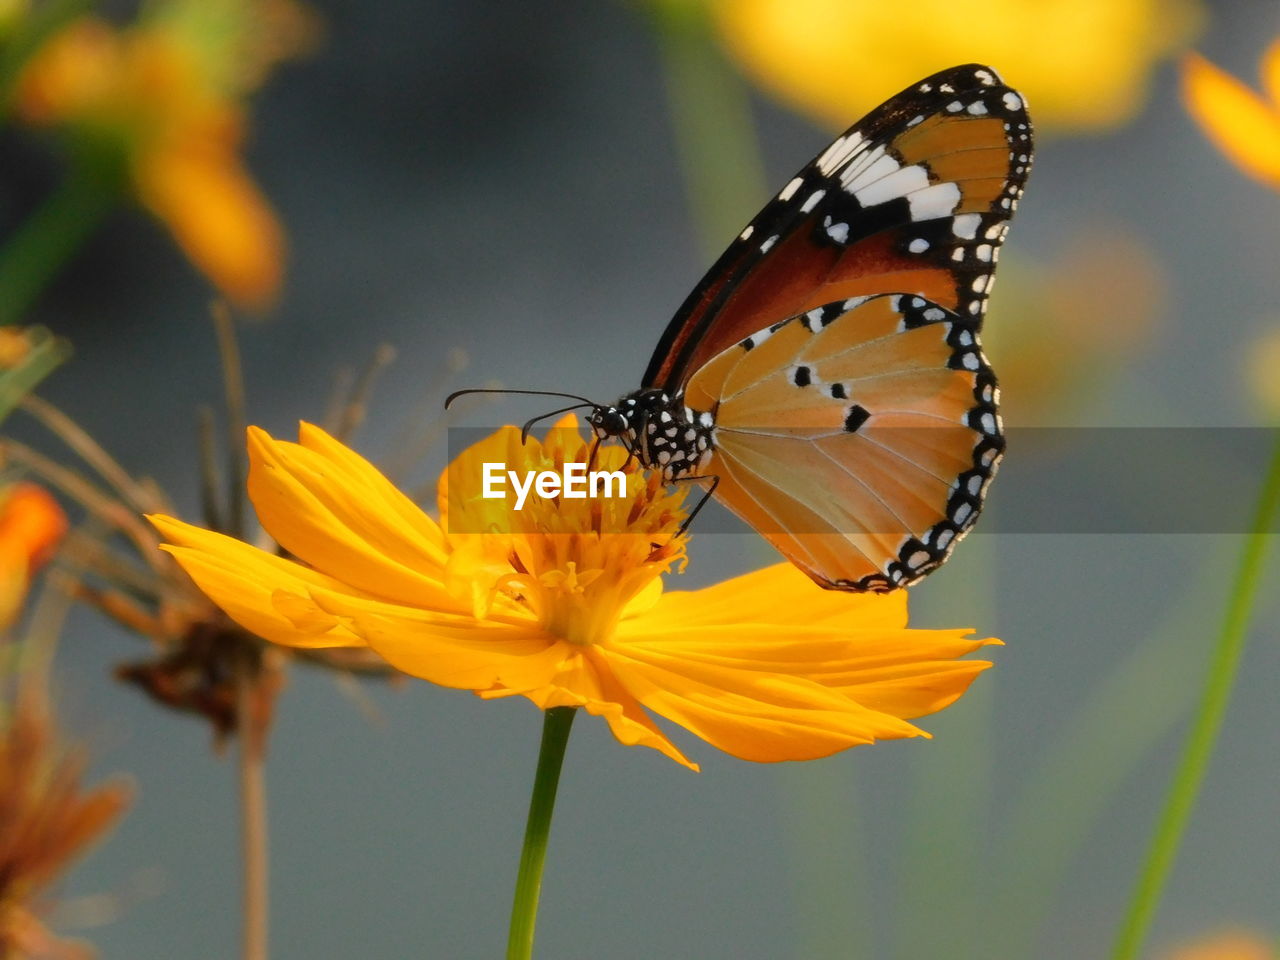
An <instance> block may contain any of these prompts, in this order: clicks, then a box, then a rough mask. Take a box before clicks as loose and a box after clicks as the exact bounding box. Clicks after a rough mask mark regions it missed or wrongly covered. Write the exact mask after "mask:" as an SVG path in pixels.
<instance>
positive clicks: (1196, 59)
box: [1182, 39, 1280, 189]
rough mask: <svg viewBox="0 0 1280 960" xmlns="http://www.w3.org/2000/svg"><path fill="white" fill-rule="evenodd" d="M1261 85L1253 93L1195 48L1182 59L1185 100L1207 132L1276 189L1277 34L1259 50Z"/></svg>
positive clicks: (1279, 176) (1279, 182) (1279, 116)
mask: <svg viewBox="0 0 1280 960" xmlns="http://www.w3.org/2000/svg"><path fill="white" fill-rule="evenodd" d="M1262 88H1263V91H1264V94H1257V93H1254V92H1253V91H1252V90H1250V89H1249V87H1247V86H1246V85H1245V84H1243V83H1241V82H1240V81H1239V80H1237V79H1236V78H1235V77H1233V76H1232V75H1231V74H1229V73H1227V72H1225V71H1223V70H1221V69H1219V68H1218V67H1216V66H1214V65H1213V64H1212V63H1210V62H1209V61H1208V60H1206V59H1205V58H1204V57H1202V56H1200V55H1199V54H1198V53H1190V54H1188V55H1187V58H1186V59H1185V60H1184V61H1183V64H1182V95H1183V99H1184V100H1185V101H1186V104H1187V110H1188V111H1190V113H1191V116H1192V117H1194V118H1195V120H1196V122H1197V123H1199V124H1200V128H1201V129H1202V130H1203V131H1204V132H1205V135H1206V136H1207V137H1208V138H1209V139H1210V140H1212V141H1213V144H1214V146H1216V147H1217V148H1218V149H1219V150H1221V151H1222V152H1223V153H1225V154H1226V155H1227V158H1228V159H1229V160H1230V161H1231V162H1232V163H1234V164H1235V165H1236V166H1237V167H1239V168H1240V169H1241V170H1243V171H1244V172H1245V173H1247V174H1249V176H1251V177H1255V178H1257V179H1258V180H1261V181H1262V182H1263V183H1265V184H1266V185H1267V186H1269V187H1273V188H1276V189H1280V39H1277V40H1276V41H1275V42H1273V43H1272V44H1271V46H1270V47H1269V48H1268V49H1267V51H1266V53H1264V54H1263V55H1262Z"/></svg>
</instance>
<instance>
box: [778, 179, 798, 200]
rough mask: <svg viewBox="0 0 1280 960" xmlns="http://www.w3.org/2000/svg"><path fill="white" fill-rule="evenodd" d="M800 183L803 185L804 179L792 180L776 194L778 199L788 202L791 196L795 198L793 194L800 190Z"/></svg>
mask: <svg viewBox="0 0 1280 960" xmlns="http://www.w3.org/2000/svg"><path fill="white" fill-rule="evenodd" d="M802 183H804V178H803V177H796V178H795V179H794V180H792V181H791V182H790V183H788V184H787V185H786V186H785V187H783V188H782V192H781V193H779V194H778V199H779V200H790V199H791V198H792V197H793V196H795V192H796V191H797V190H799V189H800V185H801V184H802Z"/></svg>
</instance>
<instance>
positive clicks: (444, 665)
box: [309, 590, 574, 691]
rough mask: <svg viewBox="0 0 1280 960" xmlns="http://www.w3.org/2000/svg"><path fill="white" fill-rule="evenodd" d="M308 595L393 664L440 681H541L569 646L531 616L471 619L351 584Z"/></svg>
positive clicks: (530, 684)
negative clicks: (359, 591)
mask: <svg viewBox="0 0 1280 960" xmlns="http://www.w3.org/2000/svg"><path fill="white" fill-rule="evenodd" d="M309 596H310V599H311V601H313V602H314V603H315V605H316V606H317V607H319V608H320V609H321V610H323V611H325V612H326V613H329V614H331V615H333V616H335V617H337V618H338V619H340V620H341V621H342V622H344V623H346V624H347V625H348V626H349V628H350V629H351V630H352V631H353V632H355V633H356V634H357V635H359V636H360V637H362V638H363V639H364V640H365V641H366V642H367V643H368V644H369V646H370V647H371V648H372V649H373V650H374V652H375V653H377V654H378V655H379V656H380V657H382V658H383V659H384V660H386V661H387V662H388V663H390V664H391V665H392V666H393V667H395V668H396V669H397V670H400V671H401V672H403V673H407V674H410V675H411V676H415V677H419V678H421V679H423V680H429V681H431V682H432V683H437V684H440V685H441V686H443V687H454V688H457V689H465V690H485V689H488V688H490V687H494V686H502V687H509V688H512V689H514V690H516V691H523V690H528V689H532V688H535V687H541V686H545V685H547V684H549V683H551V682H552V680H553V678H554V677H555V676H556V674H557V672H558V671H559V670H560V669H561V666H562V664H563V663H564V662H565V660H566V659H567V658H569V657H571V656H572V655H573V652H574V648H573V647H571V646H569V645H568V644H566V643H564V642H562V641H560V640H558V639H556V638H555V637H552V636H549V635H548V634H546V633H544V632H543V631H541V630H540V629H538V627H537V625H536V624H534V623H533V622H524V623H511V622H508V623H503V622H497V621H495V620H492V619H490V620H474V619H472V618H471V617H467V616H452V615H447V614H439V613H434V612H431V611H428V610H422V609H417V608H413V607H404V606H399V605H396V604H391V603H386V602H384V601H381V600H378V599H376V598H372V597H360V596H356V595H354V594H352V593H350V592H349V591H348V592H340V591H331V590H312V591H311V592H310V595H309Z"/></svg>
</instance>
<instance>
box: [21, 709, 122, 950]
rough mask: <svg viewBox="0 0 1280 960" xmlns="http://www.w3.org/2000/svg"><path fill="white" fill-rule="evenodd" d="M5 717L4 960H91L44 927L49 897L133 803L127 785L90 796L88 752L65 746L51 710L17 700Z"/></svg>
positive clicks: (102, 788)
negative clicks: (23, 959)
mask: <svg viewBox="0 0 1280 960" xmlns="http://www.w3.org/2000/svg"><path fill="white" fill-rule="evenodd" d="M4 708H5V709H4V711H3V712H2V713H0V957H29V958H32V960H73V958H74V960H87V958H90V957H92V956H93V953H92V951H90V950H89V949H88V948H87V947H85V946H84V945H83V944H77V943H72V942H69V941H65V940H60V939H58V938H56V937H54V936H53V934H51V933H50V932H49V931H48V930H47V929H46V928H45V926H44V924H42V923H41V922H40V919H39V917H40V914H41V913H42V912H44V909H45V908H46V907H47V906H48V904H47V903H45V902H44V899H43V898H44V897H45V896H46V894H47V891H48V889H49V887H50V886H52V885H53V884H54V883H56V882H57V880H58V879H59V877H60V876H61V875H62V873H63V872H64V871H65V870H66V868H67V866H68V865H69V864H70V863H71V862H72V861H73V860H75V859H76V858H78V857H80V856H81V855H83V854H84V853H85V852H86V851H87V849H88V848H89V847H90V846H92V845H93V844H94V843H95V842H97V841H98V839H100V838H101V836H102V835H103V834H104V833H106V831H107V830H109V829H110V828H111V826H112V825H113V824H114V823H115V821H116V820H117V819H118V818H119V816H120V814H121V813H122V812H123V811H124V809H125V807H126V806H127V805H128V802H129V790H128V789H127V788H126V787H125V786H124V785H123V784H121V783H118V782H117V783H108V784H106V785H104V786H99V787H95V788H93V789H91V790H84V789H83V788H82V786H81V782H80V781H81V777H82V774H83V771H84V765H85V759H86V758H85V756H84V753H83V751H81V750H78V749H75V748H72V747H68V746H67V745H64V744H62V743H60V742H59V738H58V736H57V732H56V730H55V728H54V725H53V721H52V718H51V717H50V716H49V712H48V705H47V703H44V702H43V698H41V699H36V698H35V697H33V696H31V695H29V694H28V695H22V694H20V695H19V696H16V697H14V698H12V702H11V703H6V704H4Z"/></svg>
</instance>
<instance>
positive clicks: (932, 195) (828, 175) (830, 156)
mask: <svg viewBox="0 0 1280 960" xmlns="http://www.w3.org/2000/svg"><path fill="white" fill-rule="evenodd" d="M1030 164H1031V129H1030V121H1029V119H1028V117H1027V112H1026V105H1025V103H1024V101H1023V98H1022V96H1021V95H1020V94H1018V93H1017V92H1016V91H1014V90H1013V89H1011V88H1010V87H1008V86H1006V85H1005V84H1004V83H1003V82H1002V81H1001V80H1000V77H999V75H998V74H996V72H995V71H994V70H992V69H991V68H990V67H985V66H981V65H978V64H969V65H966V66H960V67H953V68H951V69H948V70H944V71H942V72H940V73H937V74H934V75H933V76H931V77H928V78H926V79H925V80H923V81H920V82H919V83H917V84H913V85H912V86H911V87H909V88H907V89H906V90H904V91H902V92H901V93H899V94H898V95H896V96H894V97H892V98H891V99H889V100H888V101H886V102H885V103H884V104H882V105H881V106H880V107H878V108H876V109H875V110H873V111H872V112H871V113H869V114H868V115H867V116H866V117H864V118H863V119H862V120H861V121H859V122H858V123H857V124H855V125H854V126H853V127H851V128H850V129H849V130H848V131H846V133H845V134H844V135H842V136H841V137H839V138H837V139H836V140H835V141H834V142H833V143H832V144H831V145H830V146H829V147H828V148H827V149H826V150H824V151H823V152H822V153H821V154H820V155H819V156H817V157H816V158H815V159H814V160H813V161H812V162H811V163H809V164H808V165H807V166H806V167H805V168H804V169H803V170H801V171H800V173H798V174H797V175H796V176H795V177H794V178H792V179H791V180H790V181H789V182H788V183H787V185H786V186H785V187H784V188H783V189H782V191H781V192H780V193H779V194H778V195H777V196H776V197H775V198H774V199H773V200H771V201H770V202H769V203H768V204H767V205H766V206H765V208H764V209H763V210H762V211H761V212H760V213H759V215H758V216H757V217H756V218H755V219H754V220H753V221H752V222H751V223H750V224H749V225H748V226H747V227H746V229H745V230H743V231H742V233H741V234H740V235H739V237H738V238H737V239H736V240H734V242H733V243H732V244H731V245H730V247H729V248H728V250H726V251H725V253H724V254H723V255H722V256H721V257H720V259H719V260H718V261H717V262H716V263H715V265H714V266H713V267H712V268H711V270H710V271H709V272H708V273H707V275H706V276H705V277H704V278H703V280H702V281H701V282H700V283H699V284H698V286H697V287H696V288H695V289H694V291H693V292H692V293H691V294H690V295H689V297H688V298H687V299H686V301H685V303H684V304H683V305H682V306H681V308H680V310H679V311H678V312H677V313H676V316H675V318H674V319H673V320H672V321H671V323H670V325H669V326H668V328H667V330H666V333H665V334H664V335H663V338H662V340H661V342H660V343H659V346H658V349H657V351H656V352H655V353H654V356H653V359H652V360H651V362H650V364H649V369H648V371H647V372H646V374H645V379H644V385H645V386H646V387H656V388H660V389H662V390H665V391H668V392H670V393H675V392H678V391H679V389H680V388H681V387H682V386H684V385H685V383H686V382H687V381H688V380H689V378H690V377H691V376H692V375H693V373H694V372H695V371H697V370H698V369H699V368H700V367H701V366H702V365H703V364H704V363H706V362H707V361H709V360H711V358H713V357H715V356H716V355H717V354H719V353H721V351H723V350H724V349H725V348H727V347H729V346H731V345H733V344H735V343H737V342H739V341H741V340H743V339H744V338H746V337H747V336H748V335H749V334H752V333H754V332H755V331H758V330H764V329H766V328H767V327H768V325H769V324H771V323H773V322H775V321H777V320H778V319H780V318H783V317H788V316H793V315H797V314H802V313H804V312H806V311H809V310H811V309H814V308H816V307H819V306H821V305H822V304H825V303H831V302H835V301H840V300H844V299H848V298H851V297H857V296H866V295H871V294H876V293H882V292H887V291H899V292H906V293H914V294H917V295H920V296H922V297H927V298H929V299H930V300H932V301H933V302H934V303H936V304H938V305H940V306H942V307H945V308H947V309H949V310H951V311H954V312H957V313H959V314H961V315H962V316H966V317H969V318H971V319H972V320H974V321H975V323H976V322H980V320H981V318H982V315H983V313H984V311H985V306H986V297H987V294H988V293H989V291H990V288H991V281H992V270H993V269H994V266H995V261H996V260H997V259H998V256H999V248H1000V245H1001V243H1002V242H1003V240H1004V236H1005V232H1006V230H1007V221H1008V219H1009V218H1010V217H1011V216H1012V214H1013V211H1014V209H1015V208H1016V207H1017V203H1018V200H1019V198H1020V197H1021V195H1022V190H1023V186H1024V184H1025V182H1026V177H1027V172H1028V170H1029V168H1030Z"/></svg>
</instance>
